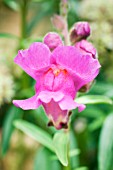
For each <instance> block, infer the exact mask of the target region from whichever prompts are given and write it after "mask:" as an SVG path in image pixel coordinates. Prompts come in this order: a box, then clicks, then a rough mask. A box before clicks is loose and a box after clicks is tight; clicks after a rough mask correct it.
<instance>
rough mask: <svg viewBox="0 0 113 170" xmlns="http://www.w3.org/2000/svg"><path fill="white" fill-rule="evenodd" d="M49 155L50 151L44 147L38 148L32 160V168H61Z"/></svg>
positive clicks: (59, 169)
mask: <svg viewBox="0 0 113 170" xmlns="http://www.w3.org/2000/svg"><path fill="white" fill-rule="evenodd" d="M51 155H52V153H51V152H50V151H49V150H48V149H46V148H44V147H41V148H40V149H38V151H37V153H36V156H35V161H34V170H38V168H39V169H42V170H52V169H54V170H61V165H60V164H59V162H58V161H56V160H52V159H51Z"/></svg>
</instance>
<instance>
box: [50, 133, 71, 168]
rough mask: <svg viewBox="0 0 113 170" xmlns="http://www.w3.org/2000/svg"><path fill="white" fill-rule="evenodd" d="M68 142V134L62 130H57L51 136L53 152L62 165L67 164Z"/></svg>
mask: <svg viewBox="0 0 113 170" xmlns="http://www.w3.org/2000/svg"><path fill="white" fill-rule="evenodd" d="M68 143H69V134H68V133H65V132H63V131H61V132H58V133H56V134H55V135H54V137H53V146H54V149H55V153H56V155H57V157H58V159H59V160H60V162H61V163H62V164H63V165H64V166H67V165H68Z"/></svg>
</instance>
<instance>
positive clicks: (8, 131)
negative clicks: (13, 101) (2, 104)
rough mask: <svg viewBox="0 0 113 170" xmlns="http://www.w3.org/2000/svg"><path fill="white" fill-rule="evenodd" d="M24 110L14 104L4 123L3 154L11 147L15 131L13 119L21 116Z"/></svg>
mask: <svg viewBox="0 0 113 170" xmlns="http://www.w3.org/2000/svg"><path fill="white" fill-rule="evenodd" d="M22 114H23V111H22V110H20V109H18V108H16V107H15V106H12V107H11V108H10V109H9V111H8V113H7V115H6V117H5V121H4V123H3V131H2V155H3V156H4V155H5V154H6V152H7V150H8V148H9V144H10V139H11V135H12V133H13V131H14V126H13V121H14V120H15V119H17V118H19V117H21V116H22Z"/></svg>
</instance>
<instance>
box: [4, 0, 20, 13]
mask: <svg viewBox="0 0 113 170" xmlns="http://www.w3.org/2000/svg"><path fill="white" fill-rule="evenodd" d="M3 2H4V3H5V4H6V5H7V6H8V7H9V8H11V9H13V10H15V11H17V10H19V4H18V3H17V1H16V0H3Z"/></svg>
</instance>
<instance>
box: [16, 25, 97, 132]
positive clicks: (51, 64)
mask: <svg viewBox="0 0 113 170" xmlns="http://www.w3.org/2000/svg"><path fill="white" fill-rule="evenodd" d="M79 24H80V23H79ZM83 27H84V24H83ZM78 29H79V27H78ZM78 29H77V30H78ZM80 29H81V31H82V30H84V29H82V28H81V27H80ZM77 30H76V31H77ZM79 32H80V31H79ZM85 33H87V31H86V32H85ZM89 34H90V33H89ZM89 34H87V35H89ZM74 36H75V38H76V36H77V34H75V35H74ZM79 37H80V34H79ZM82 37H83V38H84V37H85V38H86V36H83V34H82ZM73 38H74V37H73ZM14 61H15V63H16V64H18V65H19V66H20V67H21V68H22V69H23V70H24V71H25V72H26V73H27V74H29V75H30V76H31V77H32V78H33V79H35V81H36V85H35V92H36V93H35V95H34V96H33V97H31V98H29V99H26V100H13V104H14V105H15V106H17V107H20V108H22V109H24V110H29V109H37V108H38V107H39V106H40V105H42V106H43V107H44V109H45V112H46V114H47V116H48V117H49V119H50V123H49V124H53V125H54V126H55V127H56V128H57V129H61V128H67V123H68V120H69V111H70V110H72V109H75V108H77V107H78V110H79V112H81V111H82V110H84V109H85V105H83V104H80V103H77V102H76V100H74V99H75V97H76V94H77V92H78V91H79V90H80V89H81V87H83V86H84V85H86V84H87V83H90V82H92V81H93V80H94V78H95V77H96V76H97V75H98V73H99V68H100V64H99V62H98V59H96V50H95V49H94V47H93V46H92V44H90V43H89V42H87V41H86V40H85V39H84V40H81V41H80V42H77V43H76V44H74V45H73V46H71V45H70V46H65V45H63V42H62V40H61V38H60V36H59V35H58V34H56V33H48V34H47V35H46V36H45V37H44V43H39V42H35V43H33V44H32V45H31V46H30V47H29V49H26V50H20V51H19V52H18V55H17V56H16V58H15V59H14Z"/></svg>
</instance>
